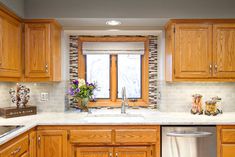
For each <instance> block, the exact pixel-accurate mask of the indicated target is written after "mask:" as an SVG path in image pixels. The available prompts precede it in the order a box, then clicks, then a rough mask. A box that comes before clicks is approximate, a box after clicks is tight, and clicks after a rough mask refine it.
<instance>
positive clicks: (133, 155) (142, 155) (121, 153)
mask: <svg viewBox="0 0 235 157" xmlns="http://www.w3.org/2000/svg"><path fill="white" fill-rule="evenodd" d="M114 149H115V150H114V152H115V157H150V156H151V148H150V147H147V146H146V147H144V146H139V147H138V146H136V147H117V148H114Z"/></svg>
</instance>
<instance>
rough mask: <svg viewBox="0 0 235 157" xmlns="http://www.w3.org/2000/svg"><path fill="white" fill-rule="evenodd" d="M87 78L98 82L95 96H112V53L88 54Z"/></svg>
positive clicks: (89, 80)
mask: <svg viewBox="0 0 235 157" xmlns="http://www.w3.org/2000/svg"><path fill="white" fill-rule="evenodd" d="M86 80H87V81H88V82H96V83H97V84H98V91H95V92H94V97H95V98H110V92H109V90H110V55H104V54H102V55H100V54H99V55H93V54H92V55H86Z"/></svg>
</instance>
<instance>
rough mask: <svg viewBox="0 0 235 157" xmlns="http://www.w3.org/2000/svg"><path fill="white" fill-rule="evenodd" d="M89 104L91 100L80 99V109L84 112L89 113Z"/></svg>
mask: <svg viewBox="0 0 235 157" xmlns="http://www.w3.org/2000/svg"><path fill="white" fill-rule="evenodd" d="M88 103H89V98H82V99H79V102H78V108H80V109H81V111H82V112H88Z"/></svg>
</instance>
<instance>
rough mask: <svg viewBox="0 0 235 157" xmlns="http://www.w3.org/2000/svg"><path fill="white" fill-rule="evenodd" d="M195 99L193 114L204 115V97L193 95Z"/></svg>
mask: <svg viewBox="0 0 235 157" xmlns="http://www.w3.org/2000/svg"><path fill="white" fill-rule="evenodd" d="M192 97H193V103H192V109H191V113H192V114H197V113H198V114H199V115H201V114H203V109H202V95H200V94H194V95H192Z"/></svg>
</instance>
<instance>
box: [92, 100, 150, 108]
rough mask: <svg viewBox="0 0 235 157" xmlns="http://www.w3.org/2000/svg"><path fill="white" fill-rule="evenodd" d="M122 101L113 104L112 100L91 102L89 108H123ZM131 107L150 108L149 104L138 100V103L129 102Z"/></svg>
mask: <svg viewBox="0 0 235 157" xmlns="http://www.w3.org/2000/svg"><path fill="white" fill-rule="evenodd" d="M121 103H122V101H121V100H120V99H118V100H117V101H115V102H113V101H111V100H105V99H102V100H97V101H96V102H89V105H88V106H89V107H121ZM128 105H129V106H148V105H149V103H148V102H146V101H144V100H143V99H138V100H137V101H136V102H130V101H128Z"/></svg>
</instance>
